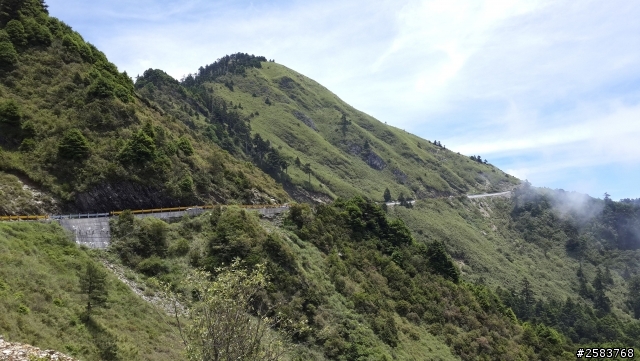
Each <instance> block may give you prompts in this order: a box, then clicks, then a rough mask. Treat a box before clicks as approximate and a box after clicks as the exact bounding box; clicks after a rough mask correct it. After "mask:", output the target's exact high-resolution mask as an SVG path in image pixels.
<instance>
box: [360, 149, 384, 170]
mask: <svg viewBox="0 0 640 361" xmlns="http://www.w3.org/2000/svg"><path fill="white" fill-rule="evenodd" d="M364 161H365V162H367V164H368V165H369V167H371V168H373V169H375V170H383V169H384V168H385V167H386V166H387V164H386V163H385V162H384V160H382V158H380V156H379V155H377V154H376V153H375V152H374V151H372V150H370V151H369V152H368V153H367V154H366V155H365V156H364Z"/></svg>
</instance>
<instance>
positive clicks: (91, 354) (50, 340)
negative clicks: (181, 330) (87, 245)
mask: <svg viewBox="0 0 640 361" xmlns="http://www.w3.org/2000/svg"><path fill="white" fill-rule="evenodd" d="M96 260H97V258H96V255H95V254H93V253H92V252H89V251H87V250H83V249H79V248H78V247H77V246H76V245H75V244H74V243H73V242H70V241H69V240H68V237H67V235H66V234H65V233H64V232H63V230H62V229H61V228H60V227H59V226H58V225H56V224H44V223H36V222H20V223H17V222H16V223H0V334H2V335H4V337H5V339H6V340H7V341H14V342H23V343H29V344H32V345H34V346H37V347H40V348H43V349H47V348H48V349H55V350H58V351H61V352H65V353H67V354H71V355H74V356H76V357H78V358H79V359H81V360H99V359H100V357H99V355H98V354H99V350H98V347H97V343H98V342H97V340H99V339H100V338H101V337H103V335H104V334H105V333H108V334H111V335H115V340H116V343H117V346H118V349H119V356H120V358H121V359H122V360H180V359H183V356H182V344H181V342H180V338H179V336H178V335H177V334H176V332H175V330H176V328H175V327H174V325H172V322H173V321H172V319H171V318H170V317H168V316H167V315H165V314H162V313H161V311H159V310H158V309H156V308H155V307H154V306H151V305H150V304H148V303H146V302H145V301H143V300H141V299H140V298H139V297H138V296H136V295H135V294H134V293H133V292H132V291H131V290H130V289H129V287H128V286H127V285H125V284H123V283H122V282H120V281H119V280H117V279H116V278H115V277H114V276H113V275H112V274H111V273H109V275H108V282H107V284H108V290H109V298H108V306H107V308H104V309H97V310H96V312H95V314H94V315H93V316H92V322H88V323H87V322H83V320H82V314H83V312H84V306H85V304H84V301H83V297H82V295H81V294H80V292H79V286H78V280H79V274H80V273H81V272H82V270H83V268H84V267H85V265H86V264H87V262H96ZM100 267H102V266H101V265H100Z"/></svg>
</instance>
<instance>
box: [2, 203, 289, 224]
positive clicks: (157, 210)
mask: <svg viewBox="0 0 640 361" xmlns="http://www.w3.org/2000/svg"><path fill="white" fill-rule="evenodd" d="M229 206H232V205H229V204H210V205H204V206H191V207H169V208H151V209H136V210H132V211H131V213H132V214H148V213H161V212H178V211H186V210H190V209H213V208H215V207H223V208H225V207H229ZM236 206H238V207H240V208H246V209H260V208H282V207H286V205H283V204H238V205H236ZM123 212H124V211H111V212H109V213H96V214H87V215H86V218H89V217H91V218H95V217H102V216H104V215H107V214H108V215H111V216H119V215H121V214H122V213H123ZM69 216H75V214H72V215H69ZM82 216H84V214H78V217H70V218H84V217H82ZM63 217H66V216H60V215H56V216H50V215H36V216H0V221H36V220H41V219H50V218H52V219H61V218H63Z"/></svg>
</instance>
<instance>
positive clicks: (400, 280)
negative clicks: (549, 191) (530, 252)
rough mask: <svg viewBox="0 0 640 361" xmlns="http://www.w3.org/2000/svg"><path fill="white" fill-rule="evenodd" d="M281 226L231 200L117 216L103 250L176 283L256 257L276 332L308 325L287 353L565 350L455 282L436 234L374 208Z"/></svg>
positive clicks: (556, 354)
mask: <svg viewBox="0 0 640 361" xmlns="http://www.w3.org/2000/svg"><path fill="white" fill-rule="evenodd" d="M281 222H282V225H281V226H278V225H277V224H278V223H279V222H276V224H274V223H271V222H268V221H260V220H259V219H258V218H257V217H256V215H255V214H253V213H251V212H246V211H244V210H242V209H240V208H235V207H230V208H226V209H214V210H213V211H212V212H210V213H205V214H203V215H201V216H199V217H195V218H184V219H182V220H181V221H180V222H178V223H173V224H169V225H167V224H164V222H162V221H149V220H146V219H145V220H137V219H133V218H132V217H131V216H128V215H126V214H124V215H122V216H121V217H120V218H119V219H118V220H117V221H115V222H114V223H113V229H114V234H115V237H116V240H117V241H116V242H115V243H114V245H113V251H114V253H115V254H117V255H118V256H119V257H120V259H121V261H122V262H123V263H124V264H125V265H128V266H129V267H132V269H134V270H137V271H138V272H140V273H142V274H145V275H146V276H147V277H150V278H149V284H151V285H153V284H154V282H155V281H153V279H157V280H160V281H162V282H167V283H169V284H171V285H173V286H172V287H173V288H174V289H176V290H180V289H181V287H182V284H183V282H182V280H183V277H184V275H185V274H188V272H189V269H191V268H192V267H200V268H204V269H207V270H209V271H211V272H212V273H214V274H215V273H216V272H217V271H216V269H217V267H220V266H221V265H224V264H226V265H228V264H230V263H231V262H232V261H233V260H234V259H236V258H238V259H240V260H242V262H243V265H244V266H245V267H247V268H248V269H252V267H253V266H254V265H256V264H258V263H265V262H266V271H267V273H268V274H269V275H270V276H271V278H270V281H271V287H268V288H267V291H268V292H267V294H264V295H262V296H261V302H263V303H264V304H266V305H270V307H272V309H273V312H274V313H277V314H278V315H279V316H280V317H283V318H285V319H286V320H289V321H290V322H287V323H284V325H285V326H283V330H286V329H287V327H288V326H286V325H289V324H294V325H295V324H300V323H303V324H306V325H307V326H308V329H298V328H293V329H292V330H290V331H291V332H293V338H292V340H291V341H292V342H293V343H294V344H296V345H297V347H296V349H295V351H294V352H293V354H292V355H291V357H293V358H294V359H299V360H325V359H326V360H391V359H395V360H414V359H426V360H429V359H431V360H456V359H462V360H477V359H494V360H509V359H513V360H516V359H520V360H525V359H526V360H532V359H541V360H554V359H558V360H561V359H566V356H567V355H566V352H567V351H570V350H571V347H570V341H569V340H568V339H567V338H565V337H563V336H562V335H560V334H559V333H558V332H557V331H554V330H553V329H550V328H547V327H546V326H544V325H535V326H527V325H524V326H523V325H521V324H519V323H518V321H517V319H516V316H515V315H514V314H513V312H512V311H511V309H510V308H509V307H507V306H505V304H504V303H503V302H502V301H501V300H500V299H499V298H498V297H497V295H496V294H495V293H494V292H492V291H491V290H490V289H489V288H488V287H486V286H484V285H479V284H476V285H474V284H471V283H468V282H466V281H464V280H462V279H461V278H460V275H459V271H458V269H457V267H456V266H455V264H454V263H453V261H452V260H451V258H450V257H449V256H448V255H447V253H446V251H445V248H444V245H443V244H442V243H441V242H440V241H434V242H428V243H425V242H422V241H417V240H415V239H414V238H413V237H412V235H411V233H410V231H409V229H408V228H407V227H406V226H405V225H404V222H403V221H401V220H399V219H395V220H393V219H390V218H388V217H387V216H386V215H385V213H384V211H383V210H382V209H381V208H380V207H379V206H377V205H375V204H374V203H371V202H368V201H365V200H364V199H362V198H360V197H355V198H352V199H349V200H341V201H337V202H335V203H334V204H332V205H319V206H317V207H316V209H315V210H313V211H312V209H311V208H309V207H308V206H307V205H299V206H294V207H293V208H292V210H291V212H290V213H289V215H288V216H287V217H286V218H285V219H283V220H281ZM152 223H153V224H152ZM149 227H154V229H164V231H162V232H160V231H157V232H158V233H161V234H163V235H165V236H163V237H162V242H160V243H155V244H151V243H149V242H148V241H146V239H147V237H148V236H147V235H148V234H149V233H150V232H149V229H150V228H149ZM131 245H135V247H131ZM530 337H533V339H532V338H530Z"/></svg>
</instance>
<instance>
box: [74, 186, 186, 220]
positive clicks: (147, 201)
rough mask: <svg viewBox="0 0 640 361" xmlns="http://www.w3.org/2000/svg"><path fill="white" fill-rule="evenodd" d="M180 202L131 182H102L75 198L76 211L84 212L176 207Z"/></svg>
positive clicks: (160, 192) (148, 187)
mask: <svg viewBox="0 0 640 361" xmlns="http://www.w3.org/2000/svg"><path fill="white" fill-rule="evenodd" d="M180 203H181V202H180V201H179V200H177V199H174V198H172V197H170V196H169V195H167V194H166V192H162V191H161V190H158V189H155V188H153V187H151V186H146V185H142V184H138V183H133V182H119V183H103V184H100V185H98V186H96V187H94V188H92V189H90V190H89V191H87V192H84V193H79V194H77V195H76V199H75V206H76V208H77V211H79V212H86V213H94V212H98V213H100V212H109V211H113V210H121V209H150V208H160V207H164V208H167V207H178V206H181V205H182V204H180Z"/></svg>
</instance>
